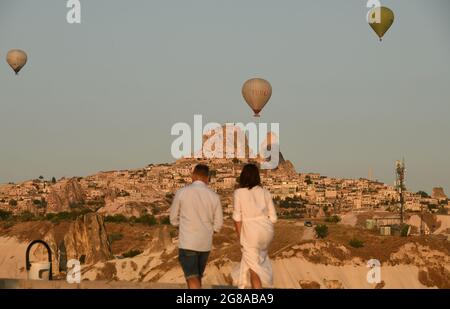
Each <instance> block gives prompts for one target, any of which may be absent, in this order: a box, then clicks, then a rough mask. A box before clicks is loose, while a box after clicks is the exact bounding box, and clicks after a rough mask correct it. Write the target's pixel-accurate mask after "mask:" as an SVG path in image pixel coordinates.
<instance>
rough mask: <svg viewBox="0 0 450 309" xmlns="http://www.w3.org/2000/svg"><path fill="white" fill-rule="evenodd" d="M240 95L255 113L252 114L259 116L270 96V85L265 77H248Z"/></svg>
mask: <svg viewBox="0 0 450 309" xmlns="http://www.w3.org/2000/svg"><path fill="white" fill-rule="evenodd" d="M242 96H243V97H244V100H245V102H247V104H248V105H249V106H250V108H251V109H252V110H253V112H254V113H255V115H254V116H255V117H260V115H259V113H261V111H262V110H263V108H264V106H266V104H267V102H269V100H270V97H271V96H272V86H271V85H270V83H269V82H268V81H266V80H265V79H261V78H253V79H249V80H248V81H246V82H245V83H244V86H243V87H242Z"/></svg>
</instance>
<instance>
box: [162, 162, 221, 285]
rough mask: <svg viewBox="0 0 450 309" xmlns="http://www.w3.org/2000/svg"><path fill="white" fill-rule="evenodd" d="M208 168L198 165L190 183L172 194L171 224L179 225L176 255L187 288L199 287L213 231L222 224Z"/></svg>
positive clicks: (216, 196)
mask: <svg viewBox="0 0 450 309" xmlns="http://www.w3.org/2000/svg"><path fill="white" fill-rule="evenodd" d="M208 181H209V168H208V166H206V165H202V164H199V165H197V166H196V167H195V168H194V171H193V173H192V184H190V185H189V186H186V187H185V188H183V189H180V190H178V191H177V193H176V194H175V197H174V199H173V202H172V207H171V208H170V223H172V225H174V226H179V255H178V259H179V261H180V264H181V267H182V268H183V272H184V275H185V277H186V281H187V284H188V287H189V288H190V289H200V288H201V287H202V277H203V273H204V271H205V268H206V264H207V261H208V257H209V252H210V251H211V248H212V237H213V234H214V232H216V233H217V232H219V231H220V228H221V227H222V224H223V213H222V206H221V205H220V198H219V196H218V195H217V194H216V193H215V192H214V191H212V190H211V189H210V188H208Z"/></svg>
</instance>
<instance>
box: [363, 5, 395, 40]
mask: <svg viewBox="0 0 450 309" xmlns="http://www.w3.org/2000/svg"><path fill="white" fill-rule="evenodd" d="M394 19H395V16H394V12H392V10H391V9H389V8H387V7H385V6H382V7H375V8H373V9H371V10H370V11H369V13H368V15H367V22H368V23H369V25H370V27H372V29H373V31H375V33H376V34H377V35H378V37H379V38H380V41H382V40H383V37H384V35H385V34H386V32H387V31H388V30H389V28H391V26H392V24H393V23H394Z"/></svg>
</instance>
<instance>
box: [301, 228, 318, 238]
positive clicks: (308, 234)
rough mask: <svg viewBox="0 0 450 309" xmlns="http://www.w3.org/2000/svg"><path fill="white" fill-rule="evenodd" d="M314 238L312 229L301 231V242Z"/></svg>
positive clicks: (314, 234)
mask: <svg viewBox="0 0 450 309" xmlns="http://www.w3.org/2000/svg"><path fill="white" fill-rule="evenodd" d="M315 238H316V233H315V232H314V228H312V227H306V228H305V229H304V230H303V235H302V240H313V239H315Z"/></svg>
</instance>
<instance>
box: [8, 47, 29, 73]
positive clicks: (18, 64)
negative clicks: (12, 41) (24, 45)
mask: <svg viewBox="0 0 450 309" xmlns="http://www.w3.org/2000/svg"><path fill="white" fill-rule="evenodd" d="M27 59H28V57H27V54H26V53H25V52H24V51H23V50H20V49H12V50H10V51H9V52H8V55H7V56H6V61H7V62H8V64H9V66H10V67H11V68H12V69H13V70H14V72H15V73H16V75H17V74H18V73H19V72H20V70H22V68H23V67H24V66H25V64H26V63H27Z"/></svg>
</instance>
